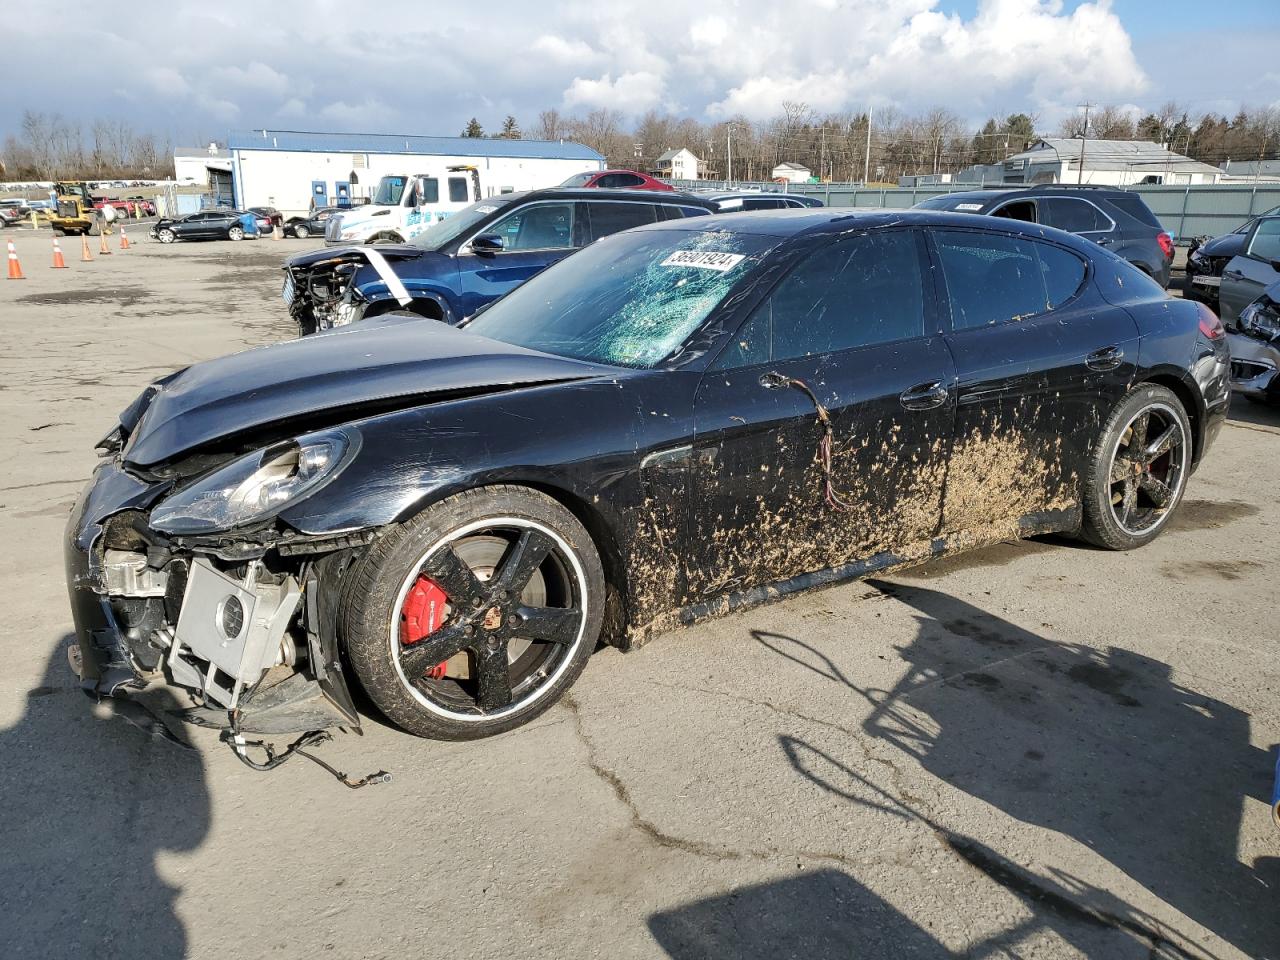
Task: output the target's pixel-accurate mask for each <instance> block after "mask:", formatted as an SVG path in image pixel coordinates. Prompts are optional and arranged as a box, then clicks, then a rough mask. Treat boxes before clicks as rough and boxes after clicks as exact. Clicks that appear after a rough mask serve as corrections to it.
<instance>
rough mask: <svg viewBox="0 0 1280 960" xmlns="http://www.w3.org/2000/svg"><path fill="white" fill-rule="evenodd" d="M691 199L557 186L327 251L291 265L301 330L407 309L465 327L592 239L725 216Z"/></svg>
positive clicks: (288, 277) (292, 301)
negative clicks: (378, 240) (399, 238)
mask: <svg viewBox="0 0 1280 960" xmlns="http://www.w3.org/2000/svg"><path fill="white" fill-rule="evenodd" d="M718 210H719V208H718V207H717V206H716V204H715V203H714V202H712V201H710V200H706V199H704V198H702V197H694V196H690V195H689V194H684V193H676V192H674V191H670V192H663V193H657V192H648V191H641V190H601V189H599V188H596V189H582V188H577V189H570V188H565V187H553V188H551V189H549V190H531V191H528V192H525V193H504V194H501V195H499V196H494V197H487V198H486V199H484V200H480V201H478V202H476V203H473V204H472V205H471V206H469V207H466V208H464V209H462V210H459V211H458V212H457V213H455V214H453V215H451V216H449V217H448V218H447V219H444V220H440V221H439V222H437V223H433V224H432V225H431V226H430V227H428V228H427V229H426V230H424V231H422V233H419V234H418V235H417V236H415V237H414V238H413V240H411V241H410V242H409V243H395V244H391V243H383V244H377V245H375V246H372V247H371V246H367V245H366V246H354V247H327V248H325V249H323V250H316V251H314V252H312V253H303V254H299V255H297V256H295V257H292V258H290V259H289V260H287V261H285V265H284V270H285V281H284V291H283V294H282V296H283V297H284V301H285V303H286V304H288V305H289V312H290V314H292V316H293V318H294V319H295V320H296V321H297V322H298V326H299V328H300V329H301V331H302V333H303V334H308V333H313V332H315V331H316V330H325V329H328V328H329V327H336V326H342V325H344V324H348V323H352V322H354V321H356V320H361V319H363V318H365V317H372V316H376V315H378V314H380V313H389V312H390V311H393V310H410V311H412V312H414V313H418V314H421V315H422V316H424V317H429V318H431V319H434V320H443V321H445V322H446V323H458V322H460V321H462V320H464V319H465V318H467V317H469V316H471V315H472V314H473V313H475V312H476V311H477V310H479V309H480V308H481V307H483V306H485V305H486V304H488V303H491V302H492V301H494V300H496V299H497V298H498V297H500V296H502V295H503V294H505V293H507V291H509V290H513V289H514V288H515V287H517V286H519V285H520V284H522V283H524V282H525V281H526V280H528V279H529V278H530V277H532V276H533V275H534V274H536V273H539V272H540V271H542V270H544V269H546V268H547V267H549V266H551V264H553V263H555V262H556V261H558V260H562V259H564V258H565V257H566V256H568V255H569V254H571V253H573V252H574V251H575V250H579V249H581V248H582V247H584V246H586V245H587V244H588V243H590V242H591V241H593V240H598V239H600V238H601V237H605V236H608V235H609V234H611V233H618V232H619V231H622V230H629V229H630V228H632V227H639V226H642V225H643V224H646V223H657V222H659V221H662V220H681V219H683V218H685V217H695V216H706V215H708V214H712V213H716V212H718Z"/></svg>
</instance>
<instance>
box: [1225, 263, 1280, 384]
mask: <svg viewBox="0 0 1280 960" xmlns="http://www.w3.org/2000/svg"><path fill="white" fill-rule="evenodd" d="M1273 295H1274V296H1276V297H1280V284H1277V285H1275V286H1273V287H1270V288H1269V289H1268V290H1267V292H1266V293H1264V294H1263V295H1262V296H1261V297H1259V298H1258V299H1257V300H1255V301H1254V302H1253V303H1251V304H1249V305H1248V306H1247V307H1245V308H1244V310H1242V311H1241V312H1240V318H1239V329H1240V332H1239V333H1236V332H1229V333H1228V334H1227V347H1228V349H1229V350H1230V351H1231V390H1232V392H1233V393H1239V394H1241V395H1243V396H1246V397H1249V398H1250V399H1252V400H1258V401H1262V402H1268V401H1269V402H1272V403H1276V402H1280V302H1277V300H1276V299H1273Z"/></svg>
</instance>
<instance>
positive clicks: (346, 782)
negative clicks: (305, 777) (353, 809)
mask: <svg viewBox="0 0 1280 960" xmlns="http://www.w3.org/2000/svg"><path fill="white" fill-rule="evenodd" d="M223 739H224V740H226V741H227V743H229V744H230V745H231V750H232V752H233V753H235V755H236V757H237V758H238V759H239V760H240V762H241V763H243V764H244V765H245V766H246V767H248V768H249V769H251V770H259V771H263V772H265V771H267V770H274V769H275V768H276V767H278V766H280V765H282V764H284V763H286V762H287V761H289V760H290V759H292V758H293V757H294V756H295V755H296V756H300V757H306V758H307V759H308V760H310V761H311V762H312V763H314V764H318V765H319V766H321V767H323V768H324V769H325V770H327V771H329V773H331V774H332V775H333V776H334V778H335V779H336V780H337V781H338V782H339V783H341V784H342V785H343V786H345V787H350V788H351V789H352V790H359V789H360V788H361V787H367V786H369V785H370V784H372V783H390V782H391V774H389V773H387V771H385V770H379V771H378V772H377V773H371V774H369V775H368V776H367V777H361V778H360V779H359V780H352V779H351V778H350V777H348V776H347V775H346V774H345V773H343V772H342V771H340V770H337V769H335V768H334V767H331V766H330V765H329V764H327V763H325V762H324V761H323V760H321V759H320V758H319V757H316V756H312V755H311V754H310V753H307V751H306V749H305V748H306V747H314V746H318V745H319V744H322V743H326V742H328V741H329V740H332V739H333V736H332V735H331V734H330V733H329V731H327V730H312V731H311V732H310V733H304V734H303V735H302V736H300V737H299V738H298V739H297V740H295V741H294V742H293V743H291V744H289V746H288V747H286V748H285V750H284V752H283V753H279V754H277V753H276V751H275V745H274V744H271V743H267V742H266V741H264V740H246V739H245V738H244V735H243V734H241V733H240V721H239V716H238V711H234V710H233V711H232V712H231V729H230V730H228V731H227V732H226V733H225V734H223ZM249 747H254V748H255V749H259V750H262V751H263V752H264V753H265V754H266V755H267V758H266V760H261V761H259V760H254V759H253V758H252V757H250V756H249V754H248V748H249Z"/></svg>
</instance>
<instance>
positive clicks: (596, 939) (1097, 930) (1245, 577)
mask: <svg viewBox="0 0 1280 960" xmlns="http://www.w3.org/2000/svg"><path fill="white" fill-rule="evenodd" d="M9 238H13V239H15V240H16V241H17V243H18V249H19V254H20V257H21V261H22V266H23V269H24V271H25V273H26V275H27V277H28V279H27V280H24V281H2V280H0V329H2V330H3V334H4V342H5V345H6V348H5V349H4V350H3V351H0V397H3V401H4V402H3V409H4V412H5V416H4V417H3V420H2V421H0V441H2V442H3V444H4V447H5V449H7V450H8V451H9V454H8V456H6V457H5V458H4V460H3V462H2V463H0V505H2V506H3V509H2V510H0V542H3V543H4V544H6V545H7V549H5V550H4V552H3V558H2V559H0V570H3V576H4V581H5V583H6V587H7V589H6V591H5V598H6V604H5V608H6V616H5V618H4V620H3V623H2V624H0V656H2V657H3V663H4V669H3V671H2V672H0V768H2V772H0V809H3V811H4V817H3V820H0V850H2V851H4V855H3V857H0V917H4V918H5V920H4V921H3V927H4V934H3V936H4V941H5V948H4V951H3V952H4V953H6V954H7V955H10V956H14V957H42V958H59V957H82V956H88V955H92V956H95V957H149V958H150V957H155V958H169V957H182V956H190V957H200V958H205V957H208V958H212V957H220V958H225V957H267V956H271V957H282V958H287V957H307V958H314V957H317V956H336V957H344V958H345V957H376V958H391V957H395V958H400V957H404V956H433V957H434V956H459V957H467V958H487V957H495V958H496V957H512V956H516V957H555V958H578V957H599V958H608V960H622V958H633V957H634V958H641V957H644V958H661V957H670V958H676V960H685V958H701V957H708V958H710V957H759V958H781V957H797V958H800V957H803V958H835V957H856V958H881V957H883V958H900V957H922V958H933V957H950V956H955V955H961V956H967V957H1053V958H1057V957H1081V956H1085V957H1106V958H1112V957H1115V958H1128V957H1133V958H1139V957H1143V958H1145V957H1153V956H1156V957H1182V956H1190V957H1213V958H1228V957H1278V956H1280V910H1277V908H1276V907H1277V902H1278V901H1277V897H1278V896H1280V829H1277V827H1276V826H1275V825H1274V824H1272V822H1271V820H1270V815H1269V810H1268V807H1267V802H1266V801H1267V797H1268V795H1269V793H1268V791H1269V787H1270V778H1271V774H1272V771H1273V770H1274V768H1275V762H1276V744H1277V743H1280V707H1278V706H1277V686H1278V684H1277V680H1278V679H1280V670H1278V669H1277V651H1278V648H1280V631H1278V630H1277V617H1276V590H1275V581H1274V580H1273V579H1272V578H1273V577H1274V575H1275V571H1276V565H1277V554H1278V551H1277V544H1278V543H1280V502H1278V498H1277V491H1278V490H1280V484H1278V480H1280V477H1278V476H1277V473H1278V471H1280V410H1276V409H1267V408H1262V407H1254V406H1250V405H1247V404H1244V405H1240V404H1237V406H1236V408H1235V409H1233V414H1232V419H1231V420H1230V422H1229V423H1228V424H1227V426H1226V427H1225V428H1224V430H1223V432H1222V435H1221V437H1220V438H1219V440H1218V442H1217V445H1216V447H1215V448H1214V449H1213V450H1212V451H1211V453H1210V455H1209V457H1208V458H1207V461H1206V463H1205V464H1204V466H1203V467H1202V469H1201V470H1200V471H1199V472H1198V473H1197V474H1196V475H1195V477H1194V478H1193V479H1192V480H1191V482H1190V486H1189V489H1188V492H1187V496H1186V500H1185V502H1184V503H1183V504H1182V507H1181V509H1180V512H1179V514H1178V516H1177V518H1176V520H1175V521H1174V522H1173V523H1172V525H1171V528H1170V529H1169V530H1168V531H1167V533H1166V534H1165V535H1163V536H1162V537H1161V538H1160V539H1159V540H1157V541H1156V542H1155V543H1154V544H1152V545H1151V546H1149V547H1148V548H1146V549H1143V550H1141V551H1138V552H1134V553H1124V554H1119V553H1107V552H1102V551H1098V550H1094V549H1090V548H1088V547H1085V546H1082V545H1080V544H1077V543H1073V542H1071V541H1069V540H1065V539H1057V538H1047V539H1037V540H1033V541H1026V542H1015V543H1007V544H1001V545H998V546H995V547H992V548H990V549H987V550H983V551H980V552H977V553H973V554H970V555H967V556H963V557H959V558H955V559H951V560H946V561H941V562H938V563H935V564H932V565H928V566H924V567H919V568H916V569H913V570H909V571H906V572H903V573H901V574H900V575H896V576H892V577H886V578H884V579H881V580H876V581H871V582H866V583H856V584H849V585H841V586H836V587H831V588H828V589H825V590H821V591H817V592H813V593H809V594H805V595H801V596H796V597H793V598H791V599H788V600H786V601H784V602H781V603H777V604H774V605H771V606H767V607H762V608H759V609H756V610H753V611H750V612H746V613H742V614H739V615H735V616H730V617H726V618H724V619H720V620H716V621H712V622H707V623H703V624H700V625H697V626H694V627H691V628H688V629H683V630H680V631H676V632H673V633H670V634H667V635H664V636H661V637H659V638H657V639H656V640H654V641H653V642H652V643H650V644H649V645H648V646H646V647H644V648H642V649H641V650H639V651H636V652H634V653H629V654H621V653H618V652H617V651H615V650H601V651H600V652H598V653H597V654H596V655H595V656H594V657H593V658H592V660H591V662H590V664H589V665H588V667H587V669H586V672H585V673H584V674H583V676H582V678H581V679H580V680H579V681H578V683H577V685H576V686H575V688H574V689H573V691H572V693H571V696H570V698H569V699H568V700H566V701H565V702H564V703H562V704H561V705H559V706H557V707H555V708H553V709H552V710H551V711H550V712H549V713H547V714H546V715H544V716H543V717H542V718H540V719H539V720H537V721H536V722H535V723H533V724H531V725H530V726H528V727H525V728H523V729H521V730H519V731H517V732H514V733H511V734H508V735H505V736H502V737H499V738H496V739H493V740H488V741H483V742H479V743H464V744H449V743H435V742H429V741H424V740H418V739H415V738H413V737H410V736H407V735H405V734H402V733H399V732H397V731H396V730H393V729H391V728H390V727H388V726H386V725H385V724H383V723H380V722H379V721H377V720H376V719H370V720H369V721H368V722H367V723H366V724H365V735H364V736H363V737H357V736H354V735H343V736H340V737H338V739H337V740H336V741H335V742H333V743H330V744H326V745H323V746H322V747H320V748H318V750H317V753H318V755H320V756H322V757H323V758H324V759H326V760H327V761H329V762H330V763H332V764H334V765H335V766H336V767H337V768H338V769H340V770H343V771H345V772H348V773H350V774H352V775H357V776H358V775H362V774H365V773H367V772H370V771H373V770H378V769H385V770H389V771H391V772H392V773H393V774H394V780H393V781H392V782H391V783H389V784H385V785H379V786H374V787H368V788H365V789H363V790H358V791H353V790H348V789H346V788H345V787H343V786H341V785H340V784H339V783H338V782H337V781H335V780H334V779H333V778H332V777H330V776H329V775H328V774H327V773H325V772H324V771H323V770H321V769H320V768H319V767H317V766H314V765H312V764H309V763H306V762H305V761H301V760H296V761H294V762H291V763H289V764H287V765H286V766H284V767H283V768H281V769H279V770H277V771H275V772H273V773H270V774H259V773H255V772H252V771H250V770H248V769H246V768H245V767H244V766H242V765H240V764H239V763H238V762H237V761H236V760H235V758H234V757H233V756H232V754H231V752H230V751H229V750H228V749H227V748H226V747H225V746H223V745H221V744H219V742H218V739H217V736H216V734H215V733H213V732H211V731H206V730H201V729H194V728H182V729H176V730H174V731H172V732H171V731H169V730H168V728H166V727H163V726H159V725H158V724H157V723H156V722H155V721H154V720H153V719H152V718H151V716H150V715H149V714H145V713H135V714H131V715H128V716H120V715H118V714H117V713H116V712H115V711H113V710H111V709H110V708H108V707H107V706H105V705H94V704H92V703H90V701H89V700H87V699H86V698H85V697H84V696H83V695H82V694H81V693H80V692H79V690H78V687H77V684H76V681H75V679H74V677H73V676H72V675H71V673H70V672H69V670H68V668H67V665H66V660H65V656H64V652H63V650H64V647H65V646H66V644H67V642H68V640H69V633H70V630H71V621H70V616H69V613H68V609H67V601H66V595H65V588H64V585H63V573H62V565H61V552H62V545H61V538H62V528H63V525H64V523H65V521H66V517H67V513H68V510H69V508H70V506H71V503H72V502H73V500H74V498H75V496H76V494H77V492H78V490H79V489H80V487H81V485H82V484H83V483H84V481H85V479H86V478H87V477H88V475H89V473H90V471H91V470H92V469H93V465H94V462H95V456H94V452H93V449H92V447H93V444H94V443H95V442H96V441H97V440H98V439H99V438H100V437H101V436H102V435H103V434H104V433H105V432H106V431H107V429H108V428H109V427H110V426H111V425H112V423H113V419H114V416H115V414H116V412H117V411H119V410H120V409H122V408H123V407H124V406H125V405H126V404H127V403H128V402H129V401H130V400H131V399H132V398H133V397H134V395H135V394H136V393H137V392H138V390H139V389H140V388H141V387H142V386H144V385H145V384H146V383H147V382H148V381H149V380H150V379H152V378H155V377H157V376H159V375H162V374H164V373H167V372H169V371H170V370H172V369H173V368H175V367H177V366H181V365H185V364H188V363H192V362H195V361H198V360H201V359H204V358H208V357H213V356H217V355H220V354H223V353H227V352H229V351H232V350H238V349H243V348H246V347H249V346H253V345H256V344H260V343H266V342H271V341H276V340H280V339H284V338H287V337H290V336H292V335H293V330H292V327H291V324H290V322H289V321H288V319H287V317H286V315H285V311H284V308H283V305H282V304H281V303H280V301H279V288H280V272H279V269H278V268H279V263H280V260H281V259H282V258H283V256H284V255H285V254H286V253H288V252H291V251H298V250H303V249H308V248H311V247H314V246H316V242H315V241H314V240H313V241H272V240H257V241H245V242H241V243H231V242H210V243H202V244H186V243H184V244H176V245H174V246H172V247H163V246H161V245H159V244H156V243H154V242H151V241H148V240H147V238H146V236H145V229H142V230H139V231H138V234H137V236H136V237H135V236H132V235H131V238H130V239H131V240H132V249H130V250H129V251H127V252H121V251H120V250H118V249H116V244H117V239H116V238H114V237H113V238H112V241H111V242H112V246H113V249H114V252H113V254H112V255H111V256H109V257H102V256H99V255H98V254H97V246H96V241H95V244H94V245H93V250H94V256H95V260H94V262H92V263H81V262H79V260H78V256H79V252H78V250H76V251H75V255H74V256H72V250H70V249H68V251H67V252H68V261H69V263H70V264H71V268H70V269H68V270H65V271H61V270H52V269H50V267H49V253H50V251H49V243H48V237H47V234H35V235H32V234H30V233H28V234H27V237H26V238H24V237H23V236H22V233H21V232H20V231H6V232H5V234H3V235H0V239H9ZM175 737H176V739H177V740H180V741H181V743H177V742H174V738H175Z"/></svg>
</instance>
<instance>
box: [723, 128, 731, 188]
mask: <svg viewBox="0 0 1280 960" xmlns="http://www.w3.org/2000/svg"><path fill="white" fill-rule="evenodd" d="M724 131H725V133H724V142H725V152H726V154H727V155H728V161H729V170H728V176H729V179H728V180H726V181H725V186H728V185H729V184H730V183H732V182H733V121H732V120H730V121H729V122H728V123H726V124H725V125H724Z"/></svg>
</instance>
